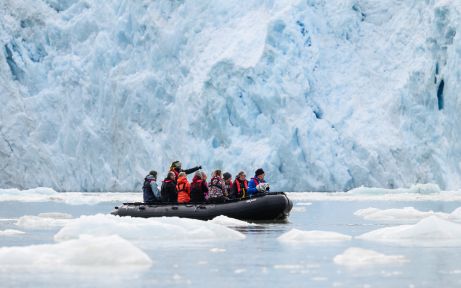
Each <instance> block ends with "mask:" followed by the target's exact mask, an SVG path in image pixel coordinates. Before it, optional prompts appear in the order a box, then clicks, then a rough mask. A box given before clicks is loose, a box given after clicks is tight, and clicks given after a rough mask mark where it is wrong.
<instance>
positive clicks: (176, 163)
mask: <svg viewBox="0 0 461 288" xmlns="http://www.w3.org/2000/svg"><path fill="white" fill-rule="evenodd" d="M179 167H181V162H180V161H174V162H173V163H171V168H179Z"/></svg>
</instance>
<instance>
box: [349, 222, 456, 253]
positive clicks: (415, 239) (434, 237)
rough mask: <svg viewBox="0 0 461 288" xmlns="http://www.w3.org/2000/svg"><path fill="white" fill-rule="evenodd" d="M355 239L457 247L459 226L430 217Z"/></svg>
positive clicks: (365, 234)
mask: <svg viewBox="0 0 461 288" xmlns="http://www.w3.org/2000/svg"><path fill="white" fill-rule="evenodd" d="M356 238H357V239H362V240H368V241H376V242H383V243H389V244H395V245H402V246H422V247H459V246H461V224H457V223H454V222H451V221H448V220H444V219H442V218H440V217H437V216H430V217H427V218H424V219H422V220H420V221H419V222H418V223H416V224H414V225H399V226H394V227H386V228H381V229H377V230H373V231H370V232H368V233H364V234H362V235H359V236H357V237H356Z"/></svg>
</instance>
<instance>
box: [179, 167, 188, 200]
mask: <svg viewBox="0 0 461 288" xmlns="http://www.w3.org/2000/svg"><path fill="white" fill-rule="evenodd" d="M177 183H178V184H176V189H177V190H178V203H189V202H190V184H189V181H187V177H186V173H185V172H181V173H179V178H178V181H177Z"/></svg>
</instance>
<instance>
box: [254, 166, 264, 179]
mask: <svg viewBox="0 0 461 288" xmlns="http://www.w3.org/2000/svg"><path fill="white" fill-rule="evenodd" d="M264 175H265V174H264V170H263V168H258V169H257V170H256V171H255V176H256V178H258V179H259V180H264Z"/></svg>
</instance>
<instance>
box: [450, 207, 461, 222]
mask: <svg viewBox="0 0 461 288" xmlns="http://www.w3.org/2000/svg"><path fill="white" fill-rule="evenodd" d="M449 218H450V219H455V220H461V207H458V208H456V209H455V210H453V212H451V213H450V215H449Z"/></svg>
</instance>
